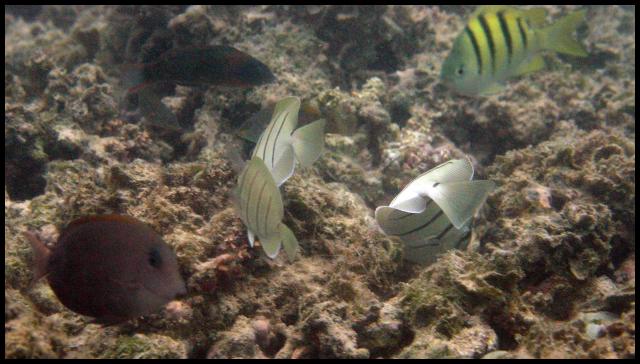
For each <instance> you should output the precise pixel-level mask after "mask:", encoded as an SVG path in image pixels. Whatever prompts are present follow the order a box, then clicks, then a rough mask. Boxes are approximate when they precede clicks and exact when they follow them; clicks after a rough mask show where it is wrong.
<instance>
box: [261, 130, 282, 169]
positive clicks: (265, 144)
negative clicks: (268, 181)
mask: <svg viewBox="0 0 640 364" xmlns="http://www.w3.org/2000/svg"><path fill="white" fill-rule="evenodd" d="M277 124H278V121H277V120H276V121H274V122H273V123H271V124H270V125H269V133H268V134H267V140H265V142H264V148H262V161H263V162H264V164H265V165H266V164H267V159H266V158H267V148H268V147H269V140H270V139H271V133H272V132H273V129H275V128H276V125H277ZM267 168H269V166H267Z"/></svg>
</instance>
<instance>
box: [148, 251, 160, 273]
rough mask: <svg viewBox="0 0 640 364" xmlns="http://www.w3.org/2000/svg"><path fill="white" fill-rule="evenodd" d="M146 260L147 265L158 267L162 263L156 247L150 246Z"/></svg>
mask: <svg viewBox="0 0 640 364" xmlns="http://www.w3.org/2000/svg"><path fill="white" fill-rule="evenodd" d="M148 261H149V265H151V266H152V267H154V268H160V266H161V265H162V258H161V257H160V251H158V249H157V248H152V249H151V250H150V251H149V256H148Z"/></svg>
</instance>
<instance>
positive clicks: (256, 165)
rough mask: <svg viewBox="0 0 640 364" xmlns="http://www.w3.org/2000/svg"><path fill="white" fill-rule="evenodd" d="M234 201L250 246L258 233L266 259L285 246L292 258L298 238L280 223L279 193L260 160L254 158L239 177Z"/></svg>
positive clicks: (282, 209) (281, 214)
mask: <svg viewBox="0 0 640 364" xmlns="http://www.w3.org/2000/svg"><path fill="white" fill-rule="evenodd" d="M235 201H236V207H237V209H238V213H239V215H240V218H241V219H242V221H243V222H244V224H245V225H246V226H247V230H248V235H249V241H250V244H251V246H253V241H254V237H255V236H257V237H258V238H259V239H260V243H261V245H262V248H263V249H264V251H265V253H266V254H267V256H268V257H269V258H272V259H273V258H275V257H276V256H277V255H278V252H279V251H280V247H281V246H284V250H285V252H286V253H287V256H288V257H289V259H290V260H293V258H294V257H295V253H296V249H297V247H298V241H297V240H296V237H295V236H294V235H293V233H292V232H291V230H289V228H288V227H287V226H286V225H285V224H284V223H282V218H283V217H284V206H283V203H282V196H281V195H280V190H279V189H278V186H276V183H275V181H274V180H273V177H272V175H271V173H270V172H269V170H268V169H267V166H266V165H265V163H264V162H263V161H262V159H260V158H258V157H253V158H252V159H251V160H250V161H249V162H248V163H247V165H246V166H245V169H244V170H243V172H242V173H241V174H240V177H239V178H238V187H237V188H236V190H235Z"/></svg>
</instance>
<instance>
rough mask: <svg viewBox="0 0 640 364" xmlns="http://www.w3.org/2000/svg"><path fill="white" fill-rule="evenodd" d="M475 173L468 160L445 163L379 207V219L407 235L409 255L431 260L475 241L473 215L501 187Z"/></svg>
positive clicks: (389, 229)
mask: <svg viewBox="0 0 640 364" xmlns="http://www.w3.org/2000/svg"><path fill="white" fill-rule="evenodd" d="M472 178H473V166H472V165H471V162H470V161H469V160H468V159H456V160H451V161H448V162H445V163H443V164H441V165H439V166H437V167H435V168H433V169H431V170H429V171H428V172H426V173H423V174H422V175H420V176H418V177H417V178H416V179H415V180H413V181H412V182H411V183H409V184H408V185H407V186H406V187H405V188H404V189H403V190H402V191H401V192H400V193H399V194H398V195H397V196H396V197H395V198H394V199H393V201H391V203H390V204H389V206H379V207H378V208H377V209H376V213H375V215H376V221H377V222H378V225H379V226H380V228H382V230H383V231H384V232H385V234H387V235H393V236H397V237H399V238H400V240H402V242H403V244H404V251H405V259H407V260H409V261H412V262H416V263H428V264H431V263H433V262H434V261H435V259H436V257H437V255H438V254H440V253H443V252H445V251H447V250H449V249H452V248H456V249H464V248H465V247H466V246H467V244H468V243H469V239H470V237H471V227H472V223H473V221H472V219H473V215H475V213H476V212H477V211H478V209H480V207H481V206H482V204H483V203H484V201H485V199H486V197H487V195H488V194H489V192H491V191H492V190H493V189H494V188H495V183H494V182H492V181H486V180H479V181H472V180H471V179H472Z"/></svg>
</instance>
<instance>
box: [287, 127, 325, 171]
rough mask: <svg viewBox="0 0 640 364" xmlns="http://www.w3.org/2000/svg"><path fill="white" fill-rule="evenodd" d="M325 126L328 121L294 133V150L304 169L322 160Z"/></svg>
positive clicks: (302, 128)
mask: <svg viewBox="0 0 640 364" xmlns="http://www.w3.org/2000/svg"><path fill="white" fill-rule="evenodd" d="M325 125H326V121H325V120H324V119H320V120H316V121H314V122H313V123H311V124H307V125H305V126H303V127H301V128H298V129H297V130H296V131H295V132H293V150H294V152H295V154H296V159H297V160H298V162H299V163H300V164H301V165H302V166H303V167H309V166H310V165H312V164H313V162H315V161H316V160H317V159H318V158H320V154H322V149H323V147H324V127H325Z"/></svg>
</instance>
